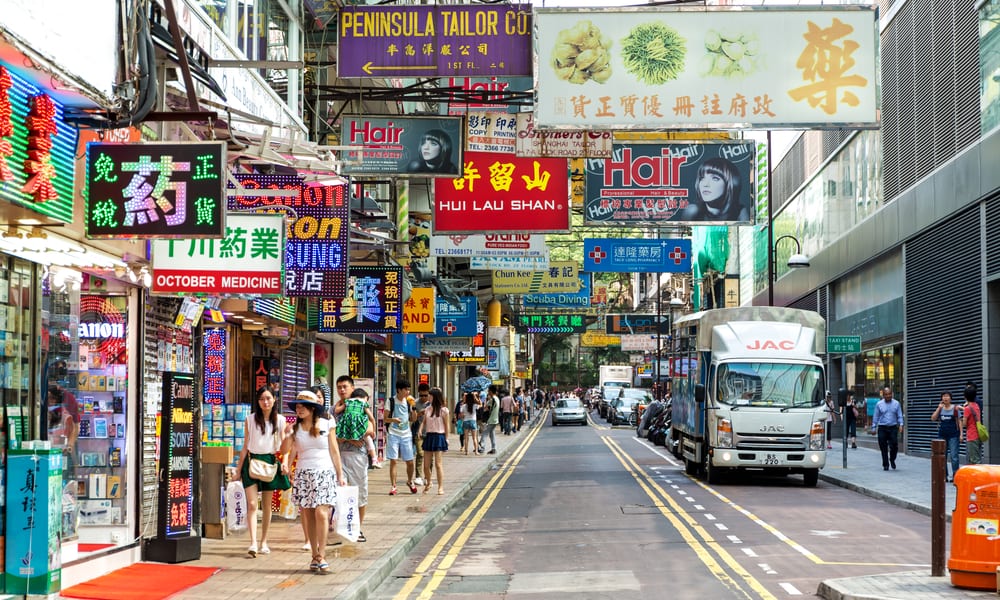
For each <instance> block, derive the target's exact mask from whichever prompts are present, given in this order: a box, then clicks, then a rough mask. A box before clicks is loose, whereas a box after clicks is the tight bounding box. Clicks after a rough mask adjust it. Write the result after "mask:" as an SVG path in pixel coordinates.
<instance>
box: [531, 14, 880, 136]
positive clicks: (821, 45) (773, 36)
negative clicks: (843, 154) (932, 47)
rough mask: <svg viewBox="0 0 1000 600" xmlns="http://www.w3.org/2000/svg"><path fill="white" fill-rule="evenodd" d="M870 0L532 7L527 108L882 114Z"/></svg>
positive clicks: (545, 113) (569, 115)
mask: <svg viewBox="0 0 1000 600" xmlns="http://www.w3.org/2000/svg"><path fill="white" fill-rule="evenodd" d="M873 8H874V7H870V6H864V7H861V6H851V7H846V6H845V7H840V6H837V7H831V6H827V7H821V8H810V9H808V10H805V9H802V8H799V7H791V8H788V9H784V10H776V9H772V8H763V9H758V10H754V9H752V8H748V7H744V6H740V7H733V8H730V7H726V6H718V7H700V8H699V9H698V10H696V11H695V10H683V9H681V10H670V9H669V8H666V7H656V8H651V9H638V10H636V9H607V10H600V9H599V10H586V9H583V10H573V11H569V10H553V9H545V8H542V9H538V10H536V12H535V23H536V28H535V48H536V52H537V54H538V60H537V66H538V68H537V70H536V71H535V91H536V95H537V99H536V102H535V119H536V120H537V122H538V124H539V126H542V127H563V126H565V127H581V128H588V129H630V128H631V129H658V128H692V129H709V128H729V129H733V128H748V127H749V128H753V127H759V128H764V129H771V128H777V127H793V128H797V129H807V128H816V127H832V126H853V127H876V126H877V125H878V112H877V98H876V86H877V83H878V72H877V70H876V69H877V49H878V17H877V13H876V11H875V10H873Z"/></svg>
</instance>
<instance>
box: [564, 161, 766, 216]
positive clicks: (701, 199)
mask: <svg viewBox="0 0 1000 600" xmlns="http://www.w3.org/2000/svg"><path fill="white" fill-rule="evenodd" d="M756 151H757V148H756V145H755V144H754V142H753V141H750V142H748V143H729V142H726V143H699V142H688V143H673V144H642V143H639V144H614V151H613V153H612V157H611V158H605V159H592V160H588V161H587V175H586V179H587V187H586V192H585V197H584V204H583V215H584V222H585V223H586V224H597V225H615V226H631V225H639V224H647V225H648V224H659V223H662V222H664V221H670V222H676V223H691V224H697V225H702V224H708V223H718V224H726V225H739V224H750V223H752V222H753V216H754V211H753V210H752V208H753V202H752V200H753V198H754V196H755V192H756V190H755V189H754V174H755V173H754V161H755V154H756Z"/></svg>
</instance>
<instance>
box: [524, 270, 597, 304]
mask: <svg viewBox="0 0 1000 600" xmlns="http://www.w3.org/2000/svg"><path fill="white" fill-rule="evenodd" d="M578 275H579V276H580V291H579V292H563V293H560V294H524V296H522V298H523V299H524V306H525V308H566V307H573V308H587V307H589V306H590V273H582V272H581V273H578Z"/></svg>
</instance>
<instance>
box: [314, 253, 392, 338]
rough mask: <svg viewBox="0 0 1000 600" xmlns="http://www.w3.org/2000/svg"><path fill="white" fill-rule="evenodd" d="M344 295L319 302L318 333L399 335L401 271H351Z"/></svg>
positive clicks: (366, 269) (367, 269)
mask: <svg viewBox="0 0 1000 600" xmlns="http://www.w3.org/2000/svg"><path fill="white" fill-rule="evenodd" d="M349 273H350V275H349V276H348V278H347V294H345V295H344V297H343V298H341V299H337V300H331V299H326V298H324V299H321V300H320V301H319V331H320V332H335V333H402V327H403V283H402V282H403V277H405V275H403V270H402V269H401V268H399V267H351V268H350V271H349Z"/></svg>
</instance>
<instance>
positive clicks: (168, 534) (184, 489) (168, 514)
mask: <svg viewBox="0 0 1000 600" xmlns="http://www.w3.org/2000/svg"><path fill="white" fill-rule="evenodd" d="M162 401H163V416H162V422H161V427H162V431H163V432H164V434H163V435H161V436H160V457H161V460H162V463H161V467H160V468H161V469H162V470H163V471H164V473H163V474H162V475H161V477H160V490H159V496H158V497H159V502H160V506H159V509H160V510H159V523H158V530H159V531H158V537H160V538H178V537H186V536H189V535H190V534H191V516H192V504H191V498H192V494H193V492H194V441H195V440H194V437H195V431H194V377H192V376H191V375H186V374H183V373H174V372H170V371H167V372H164V373H163V396H162Z"/></svg>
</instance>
